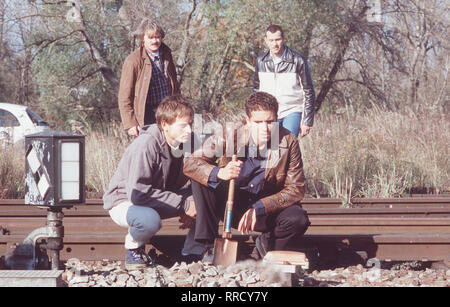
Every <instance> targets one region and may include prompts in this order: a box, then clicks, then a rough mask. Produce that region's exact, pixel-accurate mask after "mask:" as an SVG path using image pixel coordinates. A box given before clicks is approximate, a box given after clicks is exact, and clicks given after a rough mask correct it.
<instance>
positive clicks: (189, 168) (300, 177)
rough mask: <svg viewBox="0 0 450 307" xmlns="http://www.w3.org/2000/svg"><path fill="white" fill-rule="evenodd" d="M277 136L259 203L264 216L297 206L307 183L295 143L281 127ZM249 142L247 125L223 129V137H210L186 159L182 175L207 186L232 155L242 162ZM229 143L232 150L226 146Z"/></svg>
mask: <svg viewBox="0 0 450 307" xmlns="http://www.w3.org/2000/svg"><path fill="white" fill-rule="evenodd" d="M278 136H279V137H278V140H274V139H272V140H271V141H272V144H271V149H270V150H268V156H267V165H266V170H265V175H264V184H263V187H262V191H261V193H262V195H263V197H262V198H261V199H260V200H261V201H262V203H263V204H264V208H265V212H266V214H271V213H276V212H279V211H281V210H282V209H284V208H286V207H288V206H291V205H293V204H295V203H299V202H300V200H301V199H302V198H303V196H304V194H305V183H306V180H305V176H304V174H303V161H302V157H301V152H300V147H299V143H298V140H297V138H296V137H295V136H294V135H293V134H291V133H290V132H289V131H288V130H287V129H285V128H283V127H281V126H279V134H278ZM249 140H250V132H249V130H248V127H247V126H246V125H245V126H241V127H237V126H236V125H235V128H232V129H228V130H226V129H225V131H224V133H223V135H213V136H211V137H210V138H208V139H207V140H206V141H205V143H204V144H203V146H202V147H201V148H200V149H199V150H197V151H195V152H194V153H193V154H192V155H191V156H190V157H188V158H187V159H186V161H185V164H184V167H183V172H184V174H185V175H186V176H188V177H189V178H191V179H193V180H195V181H197V182H199V183H200V184H202V185H205V186H208V180H209V176H210V174H211V171H212V170H213V169H214V168H215V167H216V166H219V167H225V166H226V165H227V164H228V162H230V161H231V156H232V154H233V153H235V154H237V156H238V159H245V152H248V151H246V147H248V145H249ZM231 142H233V143H232V144H233V146H232V147H231V146H227V145H228V144H231ZM230 151H231V152H230ZM223 153H226V154H223ZM217 160H218V163H216V161H217Z"/></svg>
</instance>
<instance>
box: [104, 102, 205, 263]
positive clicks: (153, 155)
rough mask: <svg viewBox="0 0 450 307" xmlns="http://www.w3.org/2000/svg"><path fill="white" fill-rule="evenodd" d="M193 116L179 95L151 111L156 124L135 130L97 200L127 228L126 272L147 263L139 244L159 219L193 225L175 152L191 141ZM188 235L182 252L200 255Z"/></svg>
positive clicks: (187, 191) (179, 158)
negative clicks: (101, 196)
mask: <svg viewBox="0 0 450 307" xmlns="http://www.w3.org/2000/svg"><path fill="white" fill-rule="evenodd" d="M193 116H194V111H193V108H192V106H191V105H190V104H189V103H188V102H186V101H185V100H184V98H182V97H181V96H180V95H175V96H169V97H166V98H165V99H164V100H163V101H162V103H161V104H160V105H159V106H158V108H157V110H156V122H157V124H153V125H148V126H143V127H142V128H141V130H140V133H139V136H138V137H137V138H136V139H135V140H134V141H133V143H131V145H130V146H129V147H128V148H127V149H126V151H125V153H124V155H123V157H122V159H121V161H120V162H119V166H118V168H117V170H116V172H115V173H114V175H113V177H112V179H111V182H110V184H109V187H108V190H107V192H106V193H105V195H104V196H103V201H104V208H105V209H106V210H109V214H110V216H111V218H112V219H113V221H114V222H115V223H116V224H118V225H119V226H122V227H127V228H128V234H127V235H126V237H125V249H126V259H125V266H126V268H127V269H136V268H140V267H145V266H147V265H149V264H151V263H152V262H153V260H152V259H150V257H149V256H148V255H147V254H146V253H145V243H148V241H149V240H150V239H151V238H152V237H153V236H154V235H155V234H156V233H157V232H158V230H159V229H160V228H161V226H162V225H161V220H163V219H167V218H171V217H175V216H180V217H181V220H182V222H184V223H185V224H186V225H187V224H189V222H191V224H193V223H192V222H193V218H195V205H194V203H193V201H192V192H191V190H190V187H187V188H186V187H184V186H185V184H186V183H187V181H188V178H187V177H186V176H184V175H183V163H184V161H183V160H184V155H183V152H182V151H181V150H180V147H182V146H180V145H181V144H182V143H186V142H187V141H188V140H190V138H191V135H192V121H193ZM183 187H184V188H183ZM187 226H189V225H187ZM193 234H194V228H191V230H190V232H189V233H188V235H187V237H186V240H185V245H184V248H183V251H182V253H183V254H184V255H197V256H198V257H200V255H202V254H203V252H204V246H203V245H202V244H199V243H196V242H195V241H194V240H193Z"/></svg>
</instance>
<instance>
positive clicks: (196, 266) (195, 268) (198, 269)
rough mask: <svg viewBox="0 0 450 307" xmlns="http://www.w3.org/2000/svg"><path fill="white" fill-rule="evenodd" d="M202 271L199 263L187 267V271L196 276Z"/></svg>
mask: <svg viewBox="0 0 450 307" xmlns="http://www.w3.org/2000/svg"><path fill="white" fill-rule="evenodd" d="M202 269H203V266H202V264H201V263H200V262H195V263H192V264H191V265H190V266H189V267H188V271H189V272H190V273H191V274H195V275H198V274H199V273H200V272H201V271H202Z"/></svg>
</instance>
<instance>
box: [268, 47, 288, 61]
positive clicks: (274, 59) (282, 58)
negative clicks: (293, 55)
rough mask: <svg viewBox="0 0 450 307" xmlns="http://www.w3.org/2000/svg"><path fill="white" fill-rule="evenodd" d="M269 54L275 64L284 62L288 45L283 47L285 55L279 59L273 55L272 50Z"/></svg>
mask: <svg viewBox="0 0 450 307" xmlns="http://www.w3.org/2000/svg"><path fill="white" fill-rule="evenodd" d="M269 54H270V56H271V57H272V59H273V61H274V62H275V61H277V60H278V62H280V61H282V60H284V58H285V56H286V45H283V53H282V54H281V56H280V57H279V58H276V57H275V56H274V55H273V54H272V52H270V50H269Z"/></svg>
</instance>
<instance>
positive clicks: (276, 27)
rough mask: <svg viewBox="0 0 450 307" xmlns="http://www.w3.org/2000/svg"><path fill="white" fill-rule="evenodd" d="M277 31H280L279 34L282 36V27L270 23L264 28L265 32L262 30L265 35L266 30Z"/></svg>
mask: <svg viewBox="0 0 450 307" xmlns="http://www.w3.org/2000/svg"><path fill="white" fill-rule="evenodd" d="M277 31H280V32H281V36H282V37H284V32H283V29H281V27H280V26H279V25H270V26H268V27H267V29H266V32H264V33H265V34H264V35H265V36H267V32H270V33H275V32H277Z"/></svg>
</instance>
